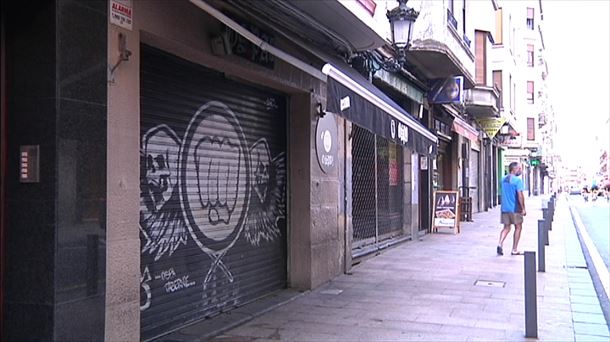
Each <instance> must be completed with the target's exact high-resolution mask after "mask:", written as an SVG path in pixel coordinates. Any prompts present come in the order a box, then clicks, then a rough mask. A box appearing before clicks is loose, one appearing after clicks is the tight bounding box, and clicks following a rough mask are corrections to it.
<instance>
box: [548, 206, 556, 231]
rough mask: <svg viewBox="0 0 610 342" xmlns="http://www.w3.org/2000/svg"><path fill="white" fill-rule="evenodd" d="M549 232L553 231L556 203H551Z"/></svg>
mask: <svg viewBox="0 0 610 342" xmlns="http://www.w3.org/2000/svg"><path fill="white" fill-rule="evenodd" d="M549 213H550V215H549V230H553V218H554V216H555V201H551V202H549Z"/></svg>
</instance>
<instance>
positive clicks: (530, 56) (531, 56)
mask: <svg viewBox="0 0 610 342" xmlns="http://www.w3.org/2000/svg"><path fill="white" fill-rule="evenodd" d="M527 66H528V67H533V66H534V45H532V44H527Z"/></svg>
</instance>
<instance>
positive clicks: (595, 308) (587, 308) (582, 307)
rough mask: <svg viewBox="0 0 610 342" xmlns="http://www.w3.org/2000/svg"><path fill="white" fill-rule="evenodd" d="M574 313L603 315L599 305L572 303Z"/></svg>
mask: <svg viewBox="0 0 610 342" xmlns="http://www.w3.org/2000/svg"><path fill="white" fill-rule="evenodd" d="M572 311H573V312H586V313H595V314H603V312H602V309H601V307H600V306H599V304H579V303H572Z"/></svg>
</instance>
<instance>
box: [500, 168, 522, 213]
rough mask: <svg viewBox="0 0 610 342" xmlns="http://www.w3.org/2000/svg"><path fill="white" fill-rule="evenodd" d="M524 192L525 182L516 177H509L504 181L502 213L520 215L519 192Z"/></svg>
mask: <svg viewBox="0 0 610 342" xmlns="http://www.w3.org/2000/svg"><path fill="white" fill-rule="evenodd" d="M520 191H523V181H522V180H521V178H519V177H517V176H515V175H511V174H509V175H507V176H506V177H504V178H503V179H502V212H503V213H520V212H521V205H520V203H519V192H520Z"/></svg>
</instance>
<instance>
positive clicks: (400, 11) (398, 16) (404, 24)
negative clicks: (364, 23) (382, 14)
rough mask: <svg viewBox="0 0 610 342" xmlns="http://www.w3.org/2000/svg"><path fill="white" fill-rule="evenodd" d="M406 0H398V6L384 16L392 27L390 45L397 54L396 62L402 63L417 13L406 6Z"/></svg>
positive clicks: (404, 60)
mask: <svg viewBox="0 0 610 342" xmlns="http://www.w3.org/2000/svg"><path fill="white" fill-rule="evenodd" d="M407 1H408V0H398V7H396V8H394V9H392V10H390V11H388V12H387V13H386V16H387V17H388V20H390V26H391V28H392V45H393V46H394V49H396V53H397V55H398V57H397V62H398V64H400V65H403V64H404V63H405V62H406V61H407V50H408V49H409V47H410V46H411V37H412V35H413V24H415V20H417V17H418V16H419V13H418V12H417V11H415V10H414V9H413V8H410V7H407Z"/></svg>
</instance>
